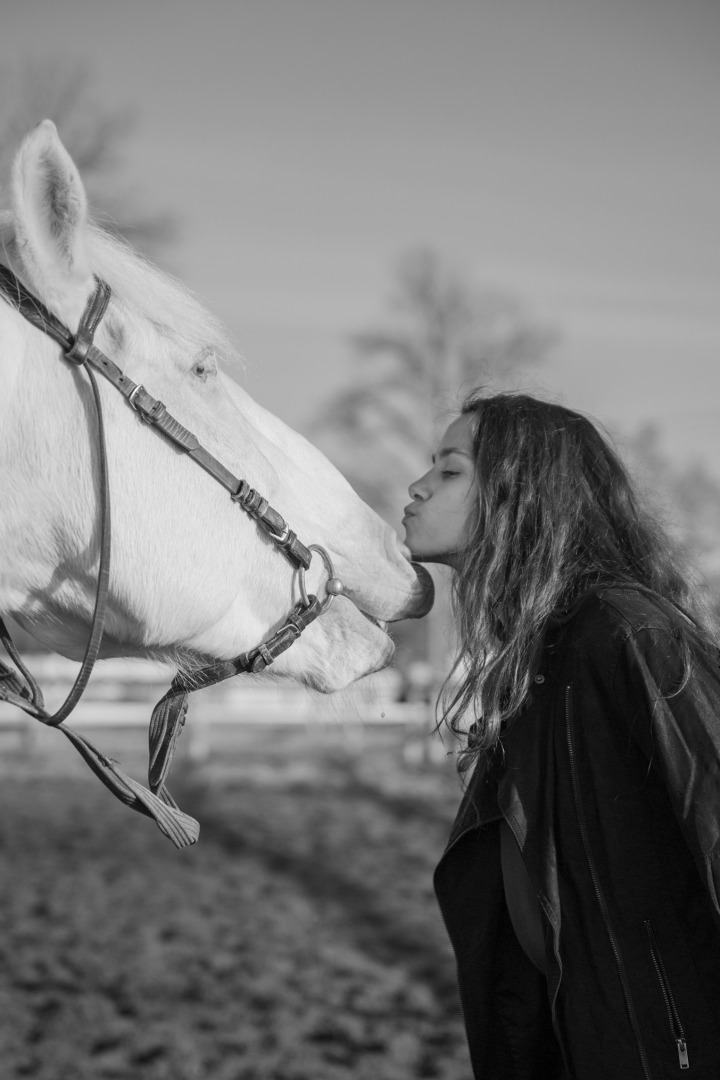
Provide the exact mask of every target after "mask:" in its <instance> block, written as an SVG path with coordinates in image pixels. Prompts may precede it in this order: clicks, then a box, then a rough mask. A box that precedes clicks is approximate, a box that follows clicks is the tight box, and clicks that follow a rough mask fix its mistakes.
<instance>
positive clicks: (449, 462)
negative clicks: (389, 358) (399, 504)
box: [403, 415, 475, 566]
mask: <svg viewBox="0 0 720 1080" xmlns="http://www.w3.org/2000/svg"><path fill="white" fill-rule="evenodd" d="M472 422H473V417H472V416H471V415H466V416H459V417H458V418H457V420H454V421H453V423H452V424H451V425H450V427H449V428H448V429H447V431H446V432H445V434H444V435H443V437H442V439H441V441H440V445H439V446H438V448H437V452H436V453H435V455H434V456H433V465H432V468H431V469H430V470H429V472H426V473H425V475H424V476H421V477H420V479H419V480H416V481H415V483H414V484H411V485H410V488H409V491H410V496H411V498H412V500H413V501H412V502H411V503H410V505H409V506H406V507H405V517H404V518H403V525H404V526H405V539H406V542H407V545H408V547H409V548H410V550H411V552H412V555H413V558H414V559H415V560H416V561H418V562H436V563H446V564H448V565H449V566H454V565H456V558H457V555H458V553H459V552H460V550H461V549H462V546H463V543H464V528H465V520H466V517H467V512H468V509H469V507H470V498H469V496H470V492H471V490H472V488H473V486H474V481H475V456H474V454H473V433H472Z"/></svg>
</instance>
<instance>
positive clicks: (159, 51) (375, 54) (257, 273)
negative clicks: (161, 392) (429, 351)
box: [0, 0, 720, 476]
mask: <svg viewBox="0 0 720 1080" xmlns="http://www.w3.org/2000/svg"><path fill="white" fill-rule="evenodd" d="M719 56H720V4H718V3H717V0H435V2H430V0H356V2H351V0H257V2H255V0H203V2H202V3H199V2H196V0H195V2H192V0H123V2H122V3H117V4H110V3H98V2H93V0H4V3H3V12H2V37H1V39H0V68H2V69H6V70H10V69H11V68H13V67H15V68H17V66H18V65H23V64H25V63H26V62H33V63H38V62H40V63H42V62H43V60H44V59H46V58H50V57H53V58H54V62H55V63H57V62H58V61H59V62H60V63H62V64H67V65H68V67H70V68H72V66H73V65H77V64H79V63H87V62H89V63H90V64H91V65H92V69H93V73H94V86H95V88H96V93H97V100H98V103H99V104H101V105H102V104H103V103H106V104H107V105H108V106H112V107H128V108H130V109H132V110H134V113H135V116H136V123H135V126H134V128H133V130H132V132H131V134H130V136H129V138H128V139H127V142H126V145H125V150H124V157H123V176H124V177H125V178H126V180H127V183H128V184H129V185H130V186H131V187H132V188H133V189H134V190H135V192H136V197H137V198H139V199H141V200H142V199H147V204H148V206H149V207H153V208H158V207H159V208H165V209H167V210H169V211H171V212H172V213H174V214H175V215H177V218H178V220H179V223H180V231H179V235H178V238H177V241H176V242H175V244H174V246H173V248H172V250H171V252H170V253H169V254H170V257H171V261H172V264H173V268H174V269H175V270H176V272H177V273H178V274H179V276H181V277H182V278H183V279H184V280H185V281H186V282H187V283H188V284H189V285H190V286H191V287H192V288H193V289H194V290H196V291H197V292H198V293H199V294H200V295H201V296H202V297H203V298H204V299H206V301H207V302H208V304H209V306H210V307H212V308H213V309H214V310H215V311H216V312H217V313H218V314H219V315H220V316H221V317H222V318H223V319H224V321H225V322H226V323H227V324H228V326H229V327H230V329H231V331H232V333H233V335H234V337H235V340H236V342H237V343H238V345H239V348H240V350H241V352H242V354H243V356H244V357H245V359H246V369H245V373H244V376H243V377H242V379H241V381H243V383H244V385H245V386H246V388H247V389H248V390H249V392H250V393H252V394H253V396H254V397H256V398H257V399H258V400H259V401H260V402H261V403H262V404H263V405H265V406H266V407H268V408H270V409H271V410H272V411H273V412H275V413H277V414H278V415H279V416H281V417H282V418H283V419H284V420H287V421H288V422H289V423H291V424H292V425H293V426H294V427H298V428H300V429H302V428H303V427H304V426H306V425H307V424H308V423H309V422H310V421H311V420H312V419H313V418H314V417H315V416H317V415H318V413H320V412H321V411H322V409H323V405H324V403H326V402H327V401H328V400H329V399H330V398H331V396H332V394H333V392H335V391H337V389H338V388H340V387H342V386H343V385H346V384H347V383H348V382H349V381H350V380H351V379H352V375H353V362H354V361H353V354H352V350H351V348H350V346H349V343H348V339H349V336H350V335H351V334H352V333H353V332H354V331H356V330H359V329H363V328H366V327H368V326H372V325H374V324H376V323H377V322H378V321H383V316H384V312H385V310H386V307H385V305H386V300H387V297H388V295H389V294H390V293H391V291H392V283H393V271H394V267H395V266H396V265H397V262H398V259H399V258H400V257H401V256H402V254H403V253H404V252H406V251H408V250H410V249H413V248H417V247H419V246H423V247H432V248H434V249H435V250H437V251H438V252H439V253H440V254H441V256H442V257H443V258H444V259H445V261H446V262H447V263H448V264H449V265H451V266H453V267H454V268H455V269H456V270H457V271H458V272H459V273H461V274H462V275H463V276H464V277H465V278H466V280H467V281H468V283H469V284H471V285H472V286H473V287H475V288H477V289H482V288H486V287H487V288H490V289H493V290H497V289H500V290H504V291H506V292H508V293H509V294H510V295H512V296H514V297H516V298H517V299H518V300H519V301H520V302H521V303H522V305H523V306H524V308H525V310H526V311H527V312H528V315H529V316H531V317H533V318H535V319H537V320H538V321H540V322H542V323H549V324H551V325H552V326H553V327H554V328H555V329H556V330H557V332H558V344H557V346H556V347H555V348H554V350H553V352H552V354H551V356H550V357H549V358H548V360H547V361H546V362H545V363H544V364H543V366H542V367H541V368H538V369H536V370H535V371H534V372H533V373H532V374H531V375H530V376H529V377H528V378H527V380H525V382H524V384H523V385H525V386H527V387H528V388H529V389H530V390H532V391H534V392H538V393H542V394H547V395H549V396H552V397H553V398H555V399H559V400H562V401H563V402H564V403H565V404H567V405H570V406H572V407H575V408H579V409H582V410H585V411H587V412H589V413H590V414H591V415H593V416H595V417H597V418H598V419H599V420H601V421H602V422H603V423H605V424H606V425H608V426H609V427H610V428H611V430H613V431H615V432H617V433H618V434H620V435H623V434H630V433H632V432H634V431H636V430H637V429H638V428H640V427H641V426H642V425H644V424H646V423H648V422H652V423H656V424H658V425H659V426H660V427H661V429H662V432H663V446H664V448H665V449H666V452H668V453H669V454H671V455H672V456H673V458H674V459H675V460H677V461H678V463H682V464H685V463H689V462H691V461H693V460H700V461H703V462H704V463H705V464H706V465H707V466H708V467H709V468H710V469H711V470H712V471H713V472H715V473H716V474H717V475H718V476H720V304H719V302H718V301H719V298H720V198H719V197H718V195H719V193H720V130H719V129H720V63H718V57H719ZM61 135H62V132H61Z"/></svg>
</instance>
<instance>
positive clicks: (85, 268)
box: [0, 120, 432, 692]
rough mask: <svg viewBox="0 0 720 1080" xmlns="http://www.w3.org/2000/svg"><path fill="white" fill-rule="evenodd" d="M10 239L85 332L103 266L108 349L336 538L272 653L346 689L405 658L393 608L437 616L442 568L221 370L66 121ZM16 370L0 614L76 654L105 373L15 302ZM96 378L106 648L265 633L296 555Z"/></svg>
mask: <svg viewBox="0 0 720 1080" xmlns="http://www.w3.org/2000/svg"><path fill="white" fill-rule="evenodd" d="M0 244H1V247H2V250H1V251H0V260H1V261H2V262H3V263H5V265H7V266H9V267H10V268H11V269H12V270H13V271H14V272H15V274H16V275H17V276H18V277H19V278H20V279H21V280H22V281H23V283H24V284H25V285H26V286H27V287H28V288H29V289H30V290H31V291H32V292H33V293H34V294H35V295H36V296H37V297H38V298H39V299H40V300H41V301H42V302H43V303H44V304H45V305H46V307H48V308H49V309H50V310H51V311H52V312H53V313H54V314H55V315H57V316H58V317H59V318H60V319H61V320H62V321H63V322H64V323H65V325H66V326H68V327H69V328H70V329H71V330H72V331H73V332H74V330H75V328H76V327H77V325H78V320H79V319H80V317H81V315H82V312H83V310H84V308H85V305H86V303H87V301H88V298H89V296H90V295H91V294H92V292H93V289H94V279H93V274H96V275H97V276H98V277H100V278H102V279H104V280H105V281H107V282H108V284H109V285H110V287H111V289H112V298H111V300H110V305H109V308H108V311H107V313H106V315H105V317H104V318H103V320H102V322H101V324H100V327H99V330H98V333H97V336H96V343H97V345H98V347H99V348H100V349H101V350H102V351H103V352H104V353H106V354H107V355H108V356H109V357H110V358H111V359H112V360H114V361H115V363H117V364H118V366H119V367H121V368H122V369H123V370H124V371H126V373H127V374H128V375H129V377H130V378H131V379H133V380H135V381H136V382H139V383H142V384H143V385H144V386H145V387H146V388H147V390H148V391H149V392H150V393H151V394H152V395H153V396H154V397H157V398H161V399H162V400H163V401H164V402H165V404H166V406H167V408H168V409H169V411H170V412H171V413H173V414H174V415H175V416H176V417H177V419H178V420H180V422H181V423H182V424H184V425H185V426H186V427H188V428H189V429H190V430H191V431H193V432H194V433H195V434H196V435H197V437H198V438H199V440H200V442H201V443H203V444H204V445H205V446H206V447H207V448H208V449H209V450H210V451H211V453H213V454H214V455H215V456H216V457H217V458H219V460H220V461H221V462H222V463H223V464H224V465H225V466H226V467H227V468H228V469H230V470H231V471H232V472H233V473H235V474H236V475H237V476H239V477H242V478H244V479H246V480H247V481H248V482H249V483H250V485H251V486H252V487H253V488H255V490H257V491H258V492H260V493H261V494H262V495H263V496H264V497H265V498H267V499H268V501H269V502H270V504H271V505H272V506H273V507H275V509H277V510H278V511H279V512H280V513H281V514H282V515H283V517H284V518H285V520H286V521H287V522H288V524H289V525H290V527H291V528H292V529H293V530H294V531H295V532H296V533H297V534H298V536H299V538H300V539H301V540H302V541H303V542H304V543H305V544H306V545H307V544H320V545H322V546H323V547H324V548H326V549H327V551H328V552H329V553H330V555H331V556H332V559H333V560H334V563H335V566H336V572H337V574H338V576H339V577H340V578H341V579H342V581H343V582H344V585H345V596H344V597H343V596H341V597H338V598H337V599H336V600H335V602H334V603H333V605H332V606H331V607H330V608H329V609H328V611H327V612H326V613H325V614H323V615H322V617H321V618H319V619H318V620H316V621H315V622H314V623H313V624H312V625H311V626H310V627H309V628H308V629H307V630H306V632H305V633H304V634H303V636H302V637H301V638H300V639H299V640H298V641H297V642H296V643H295V644H294V645H293V646H292V648H290V649H289V650H288V651H287V652H286V653H284V654H283V656H281V657H280V658H279V659H278V660H277V661H276V664H275V665H274V666H273V668H272V669H271V670H273V671H276V672H277V673H278V674H283V675H286V676H290V677H292V678H295V679H297V680H299V681H301V682H302V683H305V684H306V685H309V686H312V687H314V688H316V689H319V690H322V691H326V692H329V691H333V690H336V689H339V688H342V687H344V686H346V685H348V684H349V683H350V682H352V681H353V680H355V679H357V678H359V677H360V676H362V675H364V674H367V673H369V672H372V671H375V670H378V669H380V668H382V667H384V666H385V665H386V664H388V663H389V661H390V659H391V657H392V654H393V644H392V641H391V639H390V638H389V637H388V635H387V633H386V632H385V629H384V628H383V627H382V626H380V625H378V621H381V622H386V621H393V620H398V619H402V618H406V617H408V616H417V615H422V614H424V613H425V612H426V611H427V609H428V607H429V606H430V604H431V603H432V596H431V583H430V582H429V579H428V578H427V576H426V575H425V574H418V572H417V568H414V567H413V566H411V564H410V562H409V561H408V557H409V552H408V551H407V549H405V548H404V547H403V545H401V544H400V542H399V540H398V538H397V536H396V534H395V533H394V531H393V530H392V529H390V528H389V526H387V525H386V524H385V523H384V522H383V521H381V519H380V518H379V517H378V516H377V515H376V514H375V513H374V512H373V511H372V510H371V509H370V508H369V507H367V506H366V505H365V504H364V503H363V502H362V501H361V500H360V499H359V498H358V497H357V495H356V494H355V493H354V492H353V490H352V489H351V488H350V486H349V485H348V483H347V482H346V481H345V480H344V479H343V477H342V476H341V475H340V474H339V473H338V472H337V471H336V469H335V468H334V467H333V466H332V465H331V464H330V463H329V462H328V461H327V460H326V459H325V458H324V457H323V456H322V455H321V454H320V453H319V451H317V450H316V449H315V448H314V447H312V446H311V445H310V444H309V443H308V442H306V441H305V439H303V438H302V437H301V436H300V435H298V434H296V433H295V432H294V431H292V430H290V429H289V428H288V427H286V426H285V425H284V424H283V423H282V422H281V421H279V420H278V419H277V418H276V417H274V416H272V415H271V414H269V413H268V412H266V411H265V410H264V409H262V408H260V406H258V405H257V404H256V403H255V402H254V401H253V400H252V399H251V398H250V397H249V396H248V395H247V394H246V393H245V392H244V391H243V390H242V389H240V387H239V386H238V385H237V384H235V383H234V382H233V381H232V380H231V379H230V378H229V377H228V376H227V375H225V374H224V373H223V371H222V370H221V365H222V363H223V361H225V360H227V359H228V358H229V348H228V344H227V341H226V338H225V336H224V334H223V332H222V330H221V328H220V327H219V326H218V324H217V323H216V321H215V319H214V318H213V317H212V316H211V315H210V314H209V313H208V312H207V311H206V310H205V309H204V308H203V307H202V306H201V305H200V304H199V303H198V302H197V300H196V299H195V298H194V297H193V296H192V295H191V294H190V293H189V292H188V291H187V290H186V289H185V288H183V287H182V286H181V285H179V284H178V283H177V282H175V281H173V280H171V279H170V278H169V277H167V276H166V275H164V274H162V273H160V272H159V271H158V270H157V269H156V268H154V267H152V266H151V265H149V264H148V263H147V262H145V261H144V260H143V259H142V258H141V257H140V256H139V255H138V254H137V253H135V252H133V251H132V250H131V249H130V248H128V247H127V246H126V245H125V244H122V243H120V242H118V241H117V240H114V239H111V238H110V237H109V236H108V235H107V234H106V233H105V232H103V231H101V230H99V229H98V228H97V227H94V226H93V225H92V223H91V221H90V220H89V217H88V210H87V201H86V196H85V190H84V187H83V183H82V180H81V178H80V175H79V173H78V171H77V169H76V167H75V165H74V163H73V161H72V159H71V158H70V156H69V155H68V153H67V151H66V150H65V148H64V147H63V145H62V143H61V142H60V139H59V137H58V135H57V131H56V130H55V127H54V125H53V124H52V123H51V122H50V121H47V120H46V121H44V122H43V123H42V124H40V125H39V126H38V127H37V128H35V129H34V130H33V131H32V132H31V133H30V134H29V135H28V136H27V138H26V139H25V141H24V142H23V144H22V146H21V148H20V150H19V152H18V154H17V157H16V159H15V163H14V167H13V173H12V183H11V208H10V209H9V211H7V212H4V213H3V216H2V218H1V219H0ZM0 377H1V379H2V391H1V395H2V396H1V397H0V492H2V495H1V496H0V552H1V553H2V557H1V559H0V612H2V613H5V614H9V615H11V616H13V617H14V618H15V619H16V620H17V621H18V622H19V623H20V624H21V625H23V626H24V627H26V628H27V629H29V630H30V631H31V632H32V633H33V634H34V635H35V636H36V637H37V638H38V639H39V640H40V641H42V642H43V643H45V644H46V645H49V646H50V647H51V648H52V649H54V650H56V651H58V652H60V653H62V654H63V655H65V656H68V657H70V658H73V659H79V658H81V657H82V654H83V651H84V646H85V643H86V640H87V637H88V633H89V627H90V622H91V615H92V610H93V605H94V597H95V582H96V577H97V570H98V560H99V526H98V519H99V503H98V499H99V494H98V464H97V450H96V447H97V421H96V418H95V412H94V409H93V405H92V400H91V396H90V390H89V386H88V382H87V379H86V376H85V375H84V373H83V372H82V371H80V370H77V368H75V367H74V366H72V365H71V364H69V363H68V362H67V361H66V360H65V359H64V358H63V356H62V352H61V350H60V348H59V346H58V345H56V344H55V343H54V342H53V341H52V340H51V339H50V338H49V337H47V336H46V335H44V334H43V333H41V332H40V331H38V330H37V329H36V328H34V327H33V326H31V325H30V324H29V323H28V322H26V321H25V319H23V318H22V317H21V315H19V314H18V313H17V311H15V310H14V309H13V307H12V306H11V305H9V304H8V303H6V302H4V301H2V300H0ZM99 382H100V383H101V384H103V385H101V386H100V393H101V395H102V401H103V411H104V414H105V425H106V429H107V443H108V463H109V475H110V489H111V501H112V516H113V555H112V570H111V580H110V596H109V607H108V614H107V621H106V630H105V635H104V638H103V647H102V652H101V654H100V655H101V656H106V657H107V656H119V655H123V656H136V657H147V658H150V657H152V658H155V659H165V660H168V659H170V660H172V661H173V662H175V663H178V664H180V665H181V666H183V667H184V668H190V669H192V668H193V667H194V666H197V665H198V664H199V663H201V662H202V661H203V660H207V658H218V659H228V658H231V657H233V656H236V655H237V654H238V653H240V652H243V651H244V650H246V649H248V648H252V647H254V646H255V645H257V644H258V643H259V642H261V641H263V640H265V639H266V638H267V637H268V636H269V635H270V634H272V633H273V632H274V631H275V630H276V629H277V628H278V627H279V626H280V625H282V623H283V622H284V621H285V618H286V617H287V614H288V612H289V611H290V609H291V607H292V606H293V604H294V603H295V602H296V601H297V600H298V599H299V596H298V594H297V591H296V589H297V582H296V581H295V579H294V575H293V570H292V567H291V566H290V564H289V563H288V562H287V561H286V559H285V558H284V557H283V555H282V554H280V553H279V552H278V551H277V550H276V548H274V547H273V546H272V544H271V543H270V542H269V540H268V538H267V536H265V535H264V534H263V533H262V531H261V530H260V529H259V528H258V526H257V525H256V524H255V522H254V521H252V520H251V519H250V518H248V517H247V515H246V514H244V513H243V512H242V510H241V509H240V508H239V507H238V506H237V505H236V504H234V503H233V502H232V501H231V499H230V498H229V496H228V493H227V492H226V491H224V490H223V489H222V488H221V487H220V486H219V485H218V484H217V483H216V482H215V481H214V480H213V479H212V478H210V477H209V476H207V475H206V474H205V473H204V472H203V471H202V469H200V468H199V467H198V466H197V465H196V464H195V463H194V462H192V461H191V460H188V458H187V457H186V456H185V455H183V454H181V453H179V452H178V451H177V450H176V449H175V448H173V446H172V445H171V444H169V443H167V442H166V441H165V440H164V439H163V438H161V437H160V436H159V435H158V434H157V433H156V432H154V431H153V430H152V429H151V428H150V427H149V426H148V425H146V424H143V423H142V422H141V421H140V420H139V418H138V417H137V416H136V414H135V413H134V412H133V411H132V409H130V408H128V406H127V403H126V402H125V400H124V399H123V398H122V397H121V395H120V394H118V393H117V391H116V390H115V389H114V388H113V387H112V386H111V385H109V384H107V383H105V382H104V380H103V379H100V380H99ZM324 577H325V574H324V571H323V566H322V562H321V560H319V559H315V560H314V561H313V565H312V568H311V570H310V571H309V572H308V587H309V588H311V589H312V588H313V586H315V588H316V591H318V593H319V596H320V597H321V598H322V596H323V590H324V586H323V585H322V582H323V580H324ZM363 613H365V614H363ZM366 616H369V618H368V617H366Z"/></svg>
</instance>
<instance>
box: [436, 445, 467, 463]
mask: <svg viewBox="0 0 720 1080" xmlns="http://www.w3.org/2000/svg"><path fill="white" fill-rule="evenodd" d="M451 454H462V455H463V457H467V458H471V457H472V454H471V453H470V451H469V450H463V449H462V447H461V446H445V447H443V449H442V450H438V452H437V455H436V454H433V456H432V463H433V465H434V464H435V461H436V459H437V458H446V457H450V455H451Z"/></svg>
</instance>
